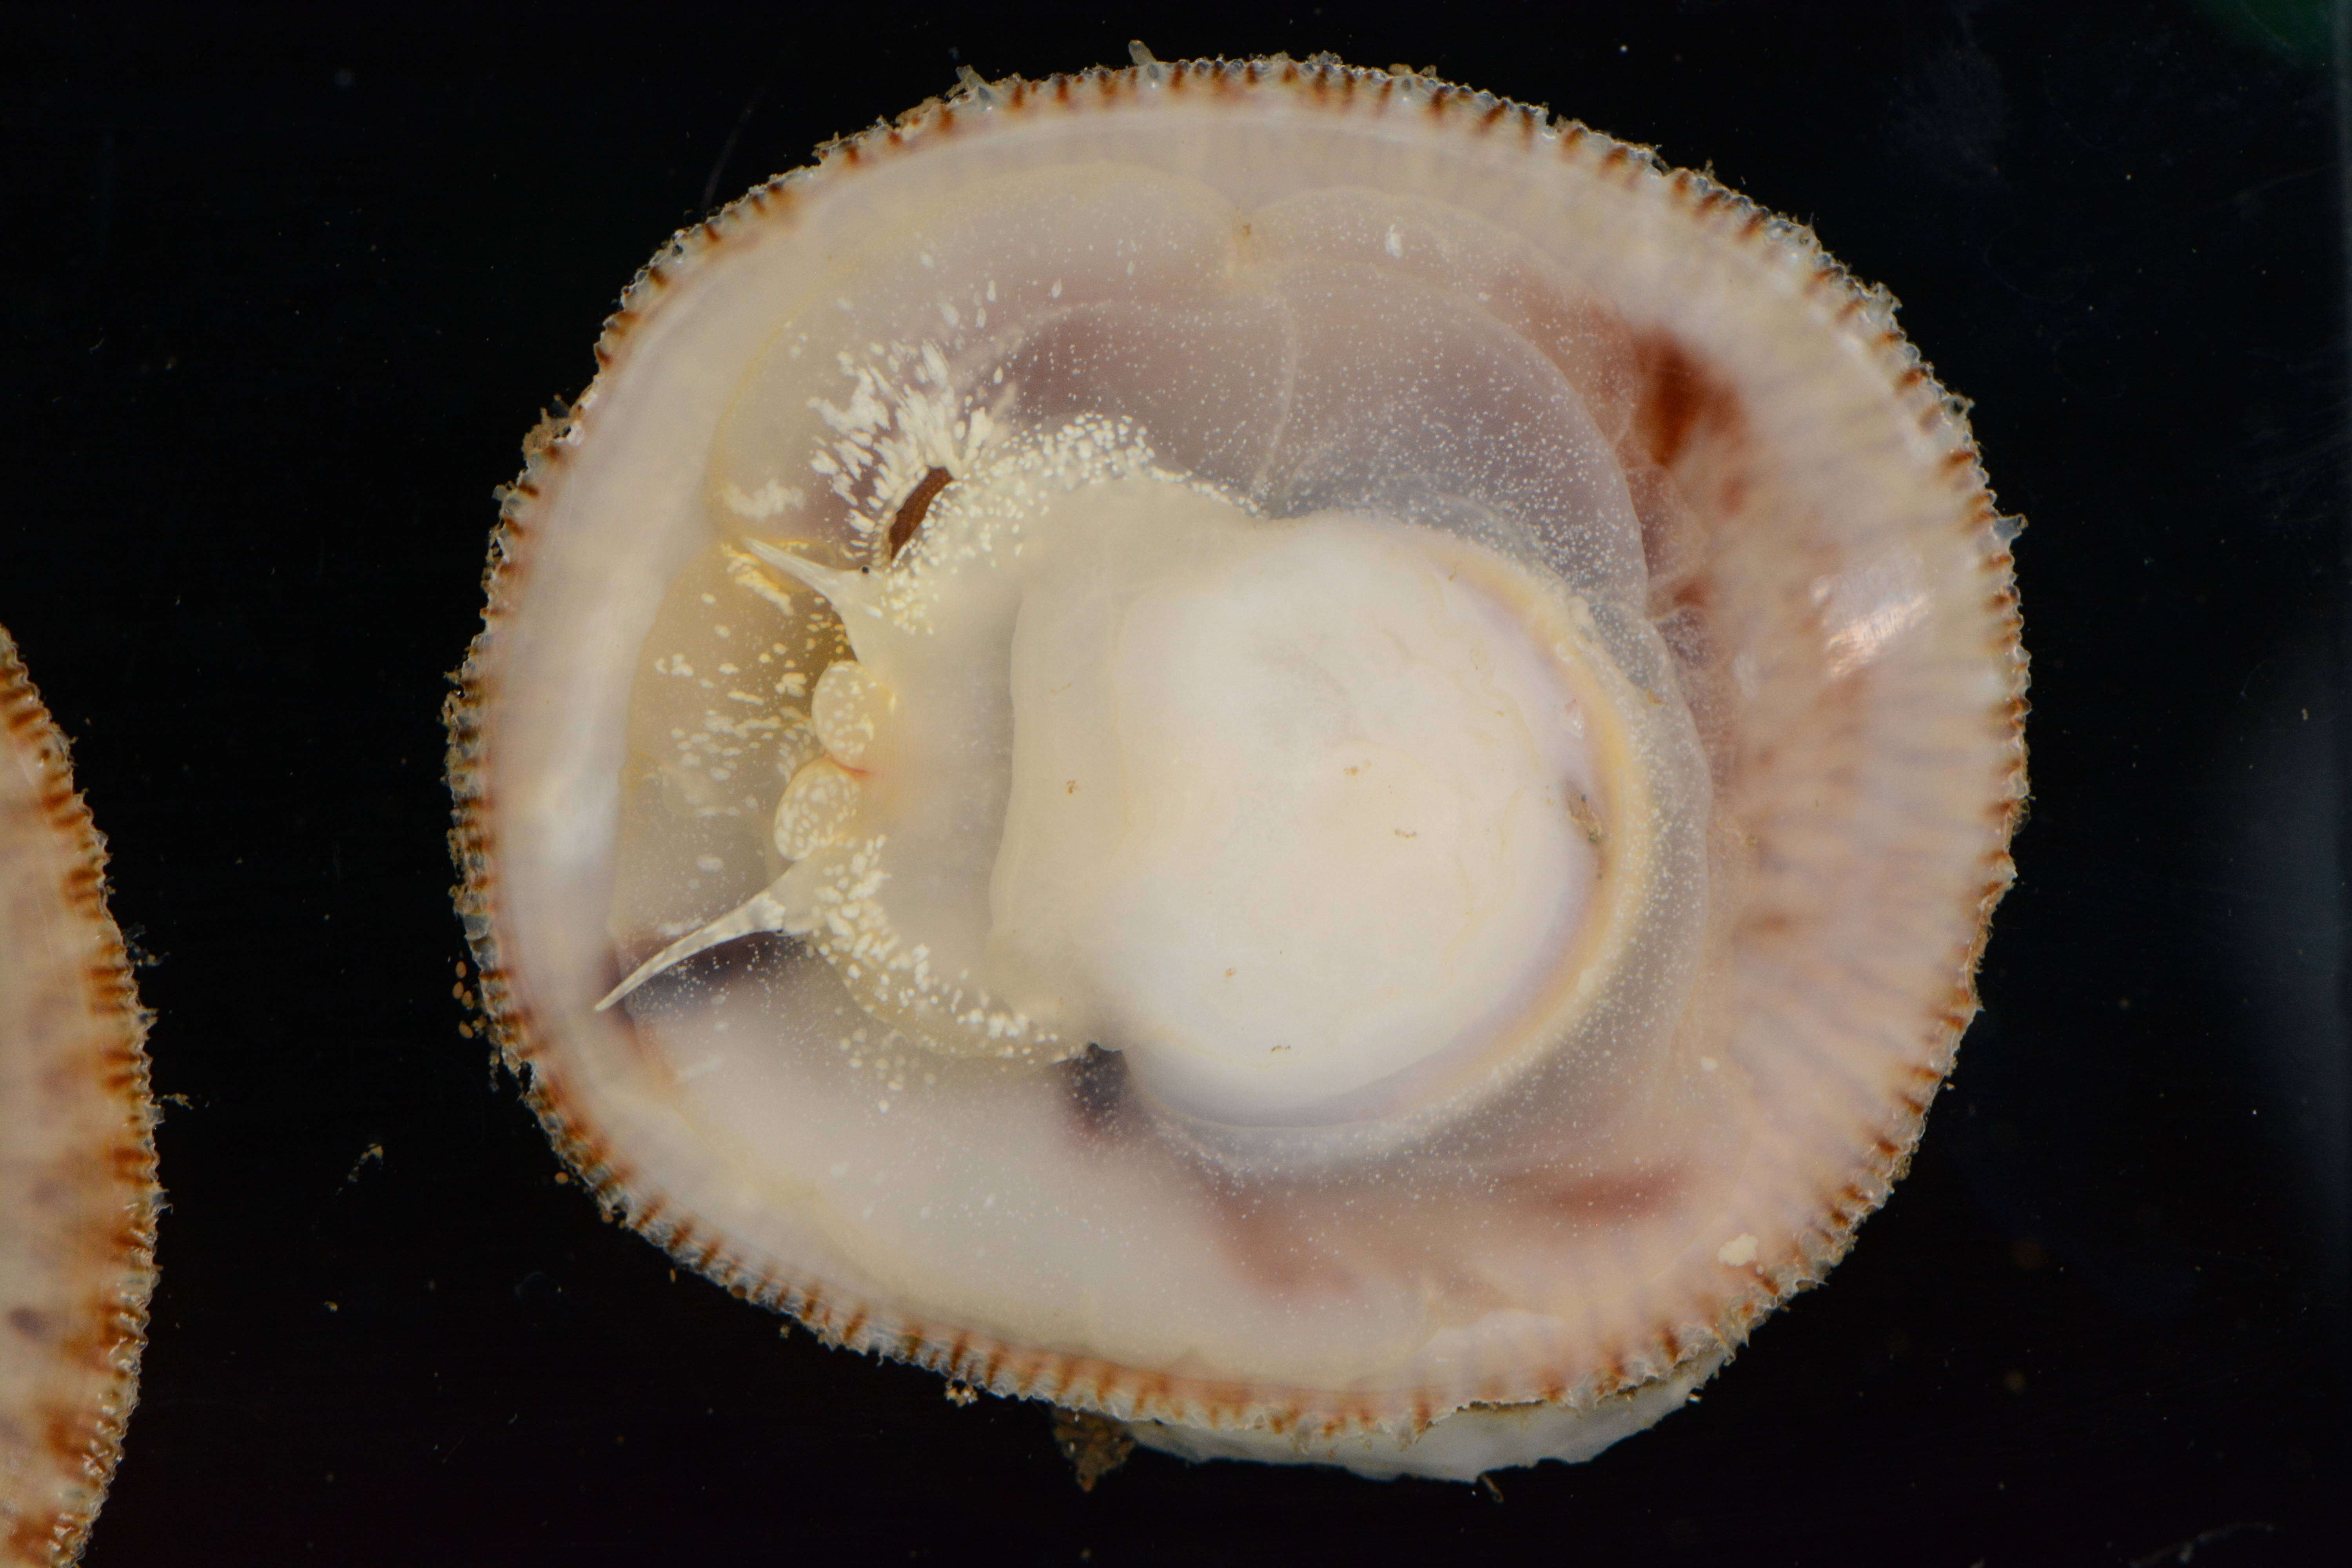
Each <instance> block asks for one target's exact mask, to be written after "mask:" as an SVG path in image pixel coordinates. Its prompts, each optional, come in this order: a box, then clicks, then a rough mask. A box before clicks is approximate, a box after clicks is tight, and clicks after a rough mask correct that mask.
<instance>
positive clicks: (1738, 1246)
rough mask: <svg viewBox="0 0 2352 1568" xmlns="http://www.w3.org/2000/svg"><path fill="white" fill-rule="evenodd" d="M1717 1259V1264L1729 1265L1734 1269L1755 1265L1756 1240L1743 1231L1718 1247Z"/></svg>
mask: <svg viewBox="0 0 2352 1568" xmlns="http://www.w3.org/2000/svg"><path fill="white" fill-rule="evenodd" d="M1715 1258H1716V1261H1717V1262H1718V1263H1727V1264H1729V1265H1730V1266H1731V1267H1732V1268H1742V1267H1744V1266H1745V1265H1748V1264H1750V1263H1753V1262H1755V1261H1756V1238H1755V1237H1752V1236H1749V1235H1748V1234H1747V1233H1746V1232H1744V1231H1743V1232H1741V1233H1740V1234H1739V1235H1738V1236H1735V1237H1732V1238H1731V1239H1730V1240H1729V1241H1727V1242H1725V1243H1724V1244H1723V1245H1722V1246H1721V1247H1717V1249H1716V1254H1715Z"/></svg>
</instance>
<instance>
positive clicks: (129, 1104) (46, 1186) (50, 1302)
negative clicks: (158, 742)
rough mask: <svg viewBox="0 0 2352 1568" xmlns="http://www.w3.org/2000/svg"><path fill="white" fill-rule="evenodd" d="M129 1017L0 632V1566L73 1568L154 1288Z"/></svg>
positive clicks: (149, 1111) (142, 1096)
mask: <svg viewBox="0 0 2352 1568" xmlns="http://www.w3.org/2000/svg"><path fill="white" fill-rule="evenodd" d="M146 1034H147V1020H146V1016H145V1015H144V1014H143V1013H142V1011H141V1010H140V1006H139V996H138V993H137V991H136V989H135V988H134V987H133V985H132V983H131V966H130V963H129V962H128V960H127V959H126V957H125V955H124V952H123V946H122V936H121V932H120V931H117V930H116V929H115V925H114V921H113V920H112V918H111V917H110V916H109V915H108V913H107V910H106V847H105V841H104V840H103V839H102V838H101V837H100V836H99V833H98V831H97V829H96V828H95V827H93V826H91V825H90V818H89V808H88V807H87V806H85V805H83V804H82V799H81V797H80V796H79V795H77V794H75V793H74V786H73V776H72V773H71V771H70V768H69V766H68V758H67V752H66V742H65V738H64V737H63V736H62V735H60V734H59V733H58V729H57V726H56V725H55V724H53V723H51V722H50V721H49V716H48V714H47V712H46V711H45V710H43V709H42V707H41V700H40V697H39V694H38V693H37V692H36V691H35V690H34V689H33V686H32V683H31V682H30V681H29V680H28V679H26V675H25V669H24V666H23V665H22V664H20V663H19V662H18V661H17V658H16V644H15V643H14V642H13V641H11V640H10V639H9V637H8V634H7V633H6V632H5V630H0V1563H40V1564H45V1565H47V1564H56V1563H72V1562H75V1561H77V1560H79V1557H80V1555H81V1551H82V1545H83V1543H84V1542H85V1541H86V1540H87V1539H88V1536H89V1528H90V1523H91V1521H93V1520H94V1519H95V1518H96V1517H97V1515H98V1510H99V1507H100V1504H101V1503H103V1502H104V1501H105V1500H106V1489H107V1486H108V1484H109V1482H110V1481H111V1480H112V1479H113V1476H114V1468H115V1464H116V1461H117V1460H118V1458H120V1457H121V1448H122V1436H123V1428H124V1425H125V1424H126V1423H127V1422H128V1421H129V1420H130V1417H131V1406H132V1405H134V1404H135V1403H136V1402H137V1398H138V1385H139V1354H140V1351H141V1348H142V1346H143V1345H144V1344H145V1342H146V1330H147V1300H148V1297H149V1296H150V1294H152V1291H153V1289H154V1285H155V1261H154V1242H155V1219H156V1215H157V1213H158V1211H159V1209H160V1207H161V1205H162V1194H161V1192H160V1190H159V1189H158V1188H157V1186H156V1184H155V1144H154V1138H153V1132H154V1125H155V1110H154V1104H153V1101H152V1100H151V1099H150V1098H149V1094H148V1088H147V1052H146V1048H145V1045H144V1041H145V1038H146Z"/></svg>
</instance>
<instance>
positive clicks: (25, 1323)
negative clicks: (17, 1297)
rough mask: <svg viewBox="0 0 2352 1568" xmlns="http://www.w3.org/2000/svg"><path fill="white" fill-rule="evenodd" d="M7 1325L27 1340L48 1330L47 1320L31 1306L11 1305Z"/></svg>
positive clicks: (41, 1336) (33, 1338)
mask: <svg viewBox="0 0 2352 1568" xmlns="http://www.w3.org/2000/svg"><path fill="white" fill-rule="evenodd" d="M8 1326H9V1327H10V1328H12V1329H14V1330H16V1331H17V1332H18V1333H20V1334H22V1335H24V1336H25V1337H26V1339H28V1340H37V1339H40V1338H43V1337H44V1336H46V1335H47V1333H48V1331H49V1320H48V1319H47V1317H45V1316H43V1315H42V1314H41V1313H40V1312H39V1311H38V1310H35V1309H34V1308H31V1307H11V1308H10V1309H9V1310H8Z"/></svg>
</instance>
